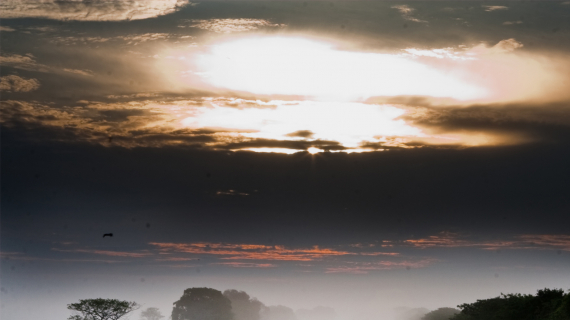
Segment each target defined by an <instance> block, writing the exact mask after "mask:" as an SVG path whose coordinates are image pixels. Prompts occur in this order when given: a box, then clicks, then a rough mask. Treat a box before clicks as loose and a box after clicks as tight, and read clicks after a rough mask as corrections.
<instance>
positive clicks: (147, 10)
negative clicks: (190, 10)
mask: <svg viewBox="0 0 570 320" xmlns="http://www.w3.org/2000/svg"><path fill="white" fill-rule="evenodd" d="M188 4H190V3H189V2H188V0H94V1H81V0H67V1H58V0H3V1H2V3H1V4H0V18H5V19H8V18H47V19H55V20H83V21H118V20H138V19H147V18H154V17H158V16H161V15H165V14H169V13H172V12H175V11H176V10H178V9H180V8H181V7H183V6H185V5H188Z"/></svg>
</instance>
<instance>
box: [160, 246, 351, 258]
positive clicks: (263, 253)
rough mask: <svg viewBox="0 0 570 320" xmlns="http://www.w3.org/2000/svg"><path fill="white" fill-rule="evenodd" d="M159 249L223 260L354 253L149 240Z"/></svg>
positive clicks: (319, 256)
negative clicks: (212, 256) (217, 257)
mask: <svg viewBox="0 0 570 320" xmlns="http://www.w3.org/2000/svg"><path fill="white" fill-rule="evenodd" d="M149 244H150V245H152V246H155V247H157V248H158V249H159V250H161V251H166V252H178V253H190V254H200V255H214V256H219V257H220V258H221V259H224V260H280V261H313V260H320V259H323V258H326V257H334V256H345V255H351V254H354V253H352V252H347V251H338V250H334V249H327V248H319V247H317V246H315V247H313V248H309V249H288V248H285V247H284V246H267V245H256V244H221V243H207V242H199V243H163V242H151V243H149Z"/></svg>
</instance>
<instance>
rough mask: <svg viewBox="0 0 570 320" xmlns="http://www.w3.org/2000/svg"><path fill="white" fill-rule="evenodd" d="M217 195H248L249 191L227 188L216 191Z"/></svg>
mask: <svg viewBox="0 0 570 320" xmlns="http://www.w3.org/2000/svg"><path fill="white" fill-rule="evenodd" d="M216 195H217V196H242V197H244V196H249V193H246V192H238V191H236V190H231V189H230V190H227V191H222V190H220V191H216Z"/></svg>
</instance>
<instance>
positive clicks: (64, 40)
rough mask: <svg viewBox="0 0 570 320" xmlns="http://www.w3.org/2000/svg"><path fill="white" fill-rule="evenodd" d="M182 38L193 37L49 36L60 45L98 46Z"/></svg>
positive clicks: (144, 35)
mask: <svg viewBox="0 0 570 320" xmlns="http://www.w3.org/2000/svg"><path fill="white" fill-rule="evenodd" d="M171 39H175V40H183V39H194V37H193V36H188V35H177V34H171V33H160V32H155V33H141V34H129V35H123V36H115V37H101V36H91V37H86V36H65V37H64V36H57V37H53V38H50V41H52V42H54V43H56V44H62V45H90V44H91V45H93V44H94V45H96V46H99V45H101V44H104V43H109V44H112V45H113V46H115V45H117V42H119V41H120V42H123V43H124V44H125V45H133V46H136V45H139V44H141V43H145V42H149V41H158V40H171Z"/></svg>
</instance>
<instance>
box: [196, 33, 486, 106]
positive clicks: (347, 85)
mask: <svg viewBox="0 0 570 320" xmlns="http://www.w3.org/2000/svg"><path fill="white" fill-rule="evenodd" d="M195 63H196V67H197V70H196V71H195V72H194V73H195V74H197V75H200V76H201V77H202V79H203V81H204V82H206V83H209V84H211V85H214V86H215V87H221V88H228V89H233V90H241V91H248V92H252V93H257V94H288V95H304V96H309V97H313V98H315V99H318V100H336V101H339V100H340V101H358V100H364V99H366V98H368V97H371V96H398V95H418V96H432V97H450V98H455V99H458V100H469V99H475V98H480V97H483V96H485V94H486V90H484V89H483V88H479V87H477V86H475V85H472V84H468V83H466V82H465V81H463V80H462V79H460V78H459V77H458V76H456V75H454V74H452V73H451V72H443V71H439V70H437V69H435V68H432V67H430V66H427V65H425V64H422V63H420V62H418V61H414V59H413V58H410V57H405V56H402V55H393V54H379V53H365V52H353V51H341V50H337V49H335V48H334V47H333V44H330V43H325V42H317V41H314V40H309V39H303V38H291V37H256V38H244V39H239V40H234V41H229V42H225V43H220V44H215V45H213V46H212V47H211V50H210V52H208V53H204V54H201V55H198V56H197V58H196V61H195Z"/></svg>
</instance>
